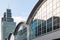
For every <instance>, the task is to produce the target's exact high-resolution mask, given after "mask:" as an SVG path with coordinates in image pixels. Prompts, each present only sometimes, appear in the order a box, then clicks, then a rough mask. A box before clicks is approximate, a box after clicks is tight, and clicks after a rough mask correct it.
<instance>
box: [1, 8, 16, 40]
mask: <svg viewBox="0 0 60 40" xmlns="http://www.w3.org/2000/svg"><path fill="white" fill-rule="evenodd" d="M1 27H2V40H7V38H8V35H9V34H10V33H12V32H13V31H14V29H15V27H16V23H15V22H14V20H13V18H12V15H11V9H7V10H6V12H4V16H3V17H2V20H1Z"/></svg>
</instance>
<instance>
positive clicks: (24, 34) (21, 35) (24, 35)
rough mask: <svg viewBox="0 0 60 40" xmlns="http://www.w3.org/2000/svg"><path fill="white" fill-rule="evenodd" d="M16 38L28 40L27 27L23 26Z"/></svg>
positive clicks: (17, 39)
mask: <svg viewBox="0 0 60 40" xmlns="http://www.w3.org/2000/svg"><path fill="white" fill-rule="evenodd" d="M21 28H22V29H21ZM16 37H17V38H16V40H27V28H26V27H25V26H21V27H20V29H19V30H18V33H17V35H16Z"/></svg>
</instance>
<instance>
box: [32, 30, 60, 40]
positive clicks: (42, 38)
mask: <svg viewBox="0 0 60 40" xmlns="http://www.w3.org/2000/svg"><path fill="white" fill-rule="evenodd" d="M56 38H60V30H58V31H56V32H52V33H49V34H46V35H44V36H40V37H37V38H35V39H33V40H53V39H56Z"/></svg>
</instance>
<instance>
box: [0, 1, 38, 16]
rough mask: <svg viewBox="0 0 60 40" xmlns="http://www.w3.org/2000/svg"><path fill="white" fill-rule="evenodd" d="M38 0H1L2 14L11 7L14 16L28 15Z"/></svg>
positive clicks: (0, 10) (0, 12)
mask: <svg viewBox="0 0 60 40" xmlns="http://www.w3.org/2000/svg"><path fill="white" fill-rule="evenodd" d="M36 2H37V0H0V16H2V15H3V12H4V11H6V9H7V8H8V6H9V8H10V9H12V15H13V16H23V17H28V16H29V14H30V12H31V10H32V8H33V7H34V5H35V4H36Z"/></svg>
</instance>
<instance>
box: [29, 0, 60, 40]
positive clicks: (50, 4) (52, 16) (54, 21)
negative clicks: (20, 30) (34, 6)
mask: <svg viewBox="0 0 60 40" xmlns="http://www.w3.org/2000/svg"><path fill="white" fill-rule="evenodd" d="M36 19H39V20H40V22H39V20H36ZM34 20H36V21H34ZM38 22H39V23H38ZM59 28H60V0H46V2H44V3H43V4H42V6H41V7H40V8H39V10H38V11H37V13H36V15H35V17H34V19H33V22H31V23H30V35H31V39H34V38H35V37H38V36H41V35H44V34H46V33H49V32H51V31H54V30H57V29H59Z"/></svg>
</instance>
